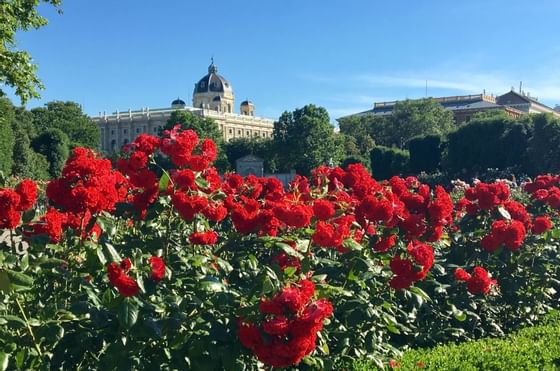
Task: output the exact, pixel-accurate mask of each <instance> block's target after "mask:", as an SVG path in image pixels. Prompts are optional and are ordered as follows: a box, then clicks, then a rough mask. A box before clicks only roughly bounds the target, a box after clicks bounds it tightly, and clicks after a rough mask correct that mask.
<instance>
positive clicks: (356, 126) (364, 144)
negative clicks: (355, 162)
mask: <svg viewBox="0 0 560 371" xmlns="http://www.w3.org/2000/svg"><path fill="white" fill-rule="evenodd" d="M384 124H385V120H384V118H383V117H379V116H374V115H360V116H356V115H354V116H347V117H342V118H339V119H338V127H339V128H340V133H341V134H344V135H346V136H347V137H350V138H353V139H354V145H355V146H356V148H357V149H358V151H359V155H361V156H366V157H368V156H369V153H370V152H371V150H372V149H373V147H374V145H375V144H376V143H377V144H382V142H383V141H384ZM347 150H348V148H346V151H347ZM346 155H347V156H355V155H356V154H354V153H349V152H346Z"/></svg>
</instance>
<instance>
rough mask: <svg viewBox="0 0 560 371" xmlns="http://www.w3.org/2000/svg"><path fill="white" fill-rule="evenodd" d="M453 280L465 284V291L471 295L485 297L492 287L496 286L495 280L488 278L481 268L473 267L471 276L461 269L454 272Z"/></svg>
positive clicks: (484, 270)
mask: <svg viewBox="0 0 560 371" xmlns="http://www.w3.org/2000/svg"><path fill="white" fill-rule="evenodd" d="M455 280H457V281H464V282H466V283H467V291H468V292H470V293H471V294H473V295H477V294H483V295H486V294H488V293H489V292H490V289H491V288H492V286H495V285H496V284H497V281H496V280H493V279H491V278H490V276H489V274H488V272H487V271H486V269H484V268H482V267H474V269H473V273H472V275H471V274H469V273H468V272H467V271H465V270H464V269H463V268H457V269H456V270H455Z"/></svg>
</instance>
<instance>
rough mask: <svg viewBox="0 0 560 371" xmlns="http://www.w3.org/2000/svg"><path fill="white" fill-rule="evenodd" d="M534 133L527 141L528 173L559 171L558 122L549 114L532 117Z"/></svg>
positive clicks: (559, 123)
mask: <svg viewBox="0 0 560 371" xmlns="http://www.w3.org/2000/svg"><path fill="white" fill-rule="evenodd" d="M533 124H534V131H533V136H532V137H531V139H530V140H529V148H528V151H527V152H528V157H529V164H530V167H529V169H528V170H529V171H528V172H529V173H531V174H532V175H535V174H542V173H548V172H550V173H558V172H559V171H560V120H559V119H558V118H556V117H553V116H552V115H551V114H539V115H534V116H533Z"/></svg>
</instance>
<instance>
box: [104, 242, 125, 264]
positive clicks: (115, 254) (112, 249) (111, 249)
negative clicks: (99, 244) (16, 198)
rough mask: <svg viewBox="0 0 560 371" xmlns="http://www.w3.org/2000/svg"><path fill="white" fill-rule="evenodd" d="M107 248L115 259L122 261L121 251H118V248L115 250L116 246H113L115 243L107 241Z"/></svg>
mask: <svg viewBox="0 0 560 371" xmlns="http://www.w3.org/2000/svg"><path fill="white" fill-rule="evenodd" d="M105 248H106V249H107V251H108V252H109V255H111V258H112V259H113V261H115V262H118V263H120V261H121V260H122V259H121V256H120V255H119V253H118V252H117V250H115V248H114V247H113V245H111V244H109V243H106V244H105Z"/></svg>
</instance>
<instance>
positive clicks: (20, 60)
mask: <svg viewBox="0 0 560 371" xmlns="http://www.w3.org/2000/svg"><path fill="white" fill-rule="evenodd" d="M41 3H46V4H51V5H53V6H55V7H56V8H57V9H58V11H59V12H60V11H61V10H60V8H59V6H60V3H61V0H3V1H2V2H0V85H5V86H9V87H11V88H13V89H15V93H16V95H17V96H18V97H20V99H21V101H22V103H25V102H26V101H27V100H29V99H30V98H36V97H39V93H38V91H37V90H39V89H42V88H43V85H42V84H41V81H40V80H39V79H38V78H37V75H36V72H37V66H36V65H35V64H33V63H32V59H31V56H30V55H29V53H28V52H26V51H23V50H19V49H18V48H17V42H16V33H17V32H19V31H28V30H30V29H38V28H40V27H42V26H44V25H46V24H47V20H46V19H45V18H44V17H42V16H41V15H39V12H38V11H37V7H38V6H39V4H41ZM4 94H5V92H4V91H3V90H2V89H0V96H2V95H4Z"/></svg>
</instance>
